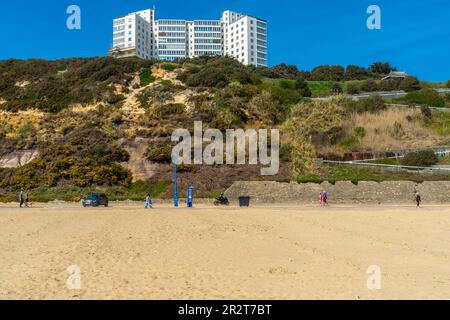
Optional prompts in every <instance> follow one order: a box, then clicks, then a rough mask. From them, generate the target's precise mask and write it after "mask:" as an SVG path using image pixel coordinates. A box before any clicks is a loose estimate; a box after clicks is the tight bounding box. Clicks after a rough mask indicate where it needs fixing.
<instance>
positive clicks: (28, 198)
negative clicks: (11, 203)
mask: <svg viewBox="0 0 450 320" xmlns="http://www.w3.org/2000/svg"><path fill="white" fill-rule="evenodd" d="M29 204H30V197H29V195H28V192H27V193H26V194H25V208H28V207H29V206H30V205H29Z"/></svg>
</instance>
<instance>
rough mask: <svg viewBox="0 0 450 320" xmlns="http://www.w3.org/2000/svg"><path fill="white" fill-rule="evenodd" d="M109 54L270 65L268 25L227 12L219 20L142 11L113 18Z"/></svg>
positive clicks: (143, 57) (239, 14) (171, 59)
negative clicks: (218, 58) (226, 59)
mask: <svg viewBox="0 0 450 320" xmlns="http://www.w3.org/2000/svg"><path fill="white" fill-rule="evenodd" d="M113 28H114V29H113V45H112V49H110V50H109V52H110V54H111V55H112V56H114V57H117V58H122V57H130V56H137V57H139V58H142V59H159V60H167V61H174V60H178V59H182V58H194V57H199V56H204V55H209V56H224V55H228V56H231V57H234V58H235V59H237V60H238V61H240V62H241V63H243V64H245V65H255V66H267V22H266V21H265V20H262V19H258V18H255V17H251V16H248V15H244V14H241V13H236V12H233V11H229V10H227V11H225V12H224V13H223V14H222V18H221V19H220V20H193V21H188V20H181V19H159V20H157V19H155V10H150V9H149V10H143V11H139V12H134V13H130V14H128V15H127V16H125V17H120V18H117V19H114V22H113Z"/></svg>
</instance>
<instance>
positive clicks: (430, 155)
mask: <svg viewBox="0 0 450 320" xmlns="http://www.w3.org/2000/svg"><path fill="white" fill-rule="evenodd" d="M438 162H439V158H438V156H437V155H436V154H435V153H434V151H433V150H421V151H416V152H411V153H408V154H407V155H406V156H405V157H404V158H402V159H401V160H400V163H401V164H402V165H404V166H414V167H430V166H433V165H435V164H437V163H438Z"/></svg>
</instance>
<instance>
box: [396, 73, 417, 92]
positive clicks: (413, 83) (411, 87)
mask: <svg viewBox="0 0 450 320" xmlns="http://www.w3.org/2000/svg"><path fill="white" fill-rule="evenodd" d="M399 89H400V90H404V91H407V92H408V91H416V90H420V89H421V85H420V82H419V79H417V78H416V77H411V76H408V77H406V78H405V79H403V80H402V81H401V82H400V86H399Z"/></svg>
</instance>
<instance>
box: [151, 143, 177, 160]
mask: <svg viewBox="0 0 450 320" xmlns="http://www.w3.org/2000/svg"><path fill="white" fill-rule="evenodd" d="M147 159H148V160H150V161H153V162H158V163H170V162H172V147H171V146H158V147H155V148H151V149H150V150H149V152H148V156H147Z"/></svg>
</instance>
